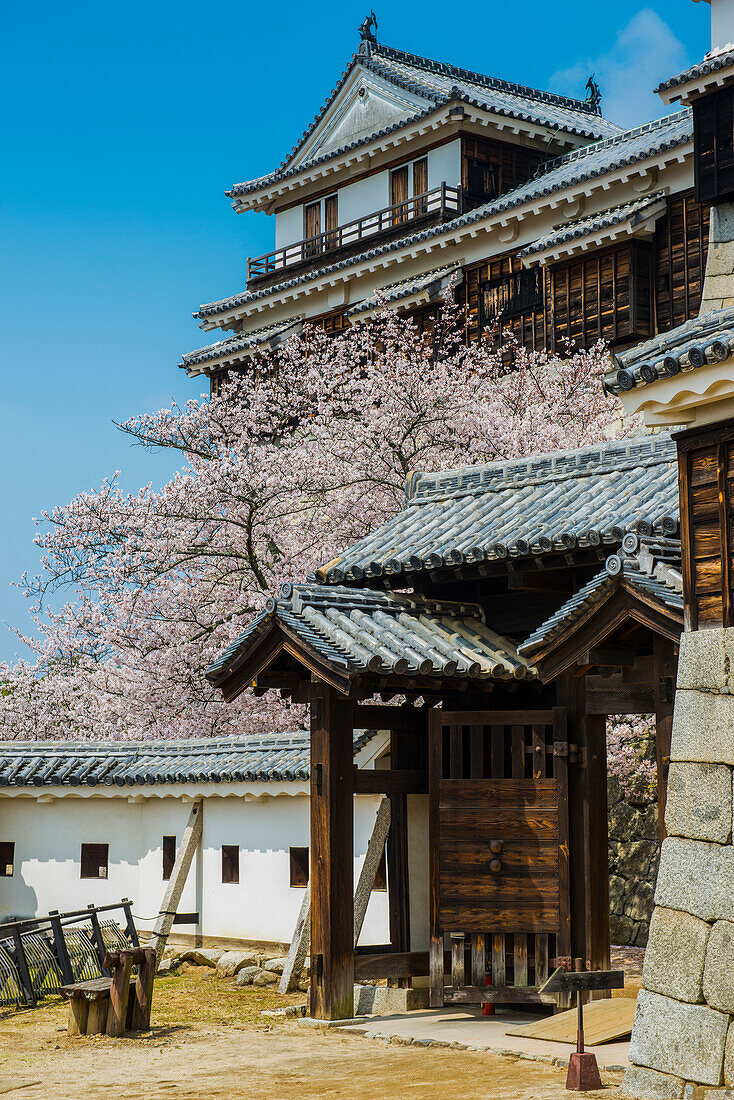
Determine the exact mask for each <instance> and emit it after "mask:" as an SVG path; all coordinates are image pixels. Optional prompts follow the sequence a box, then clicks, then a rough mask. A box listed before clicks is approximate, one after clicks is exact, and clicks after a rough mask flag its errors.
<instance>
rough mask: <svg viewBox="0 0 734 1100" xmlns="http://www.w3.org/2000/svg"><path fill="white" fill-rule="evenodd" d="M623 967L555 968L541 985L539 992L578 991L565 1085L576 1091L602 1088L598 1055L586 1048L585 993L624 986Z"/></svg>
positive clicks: (576, 992)
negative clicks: (576, 1021) (575, 1030)
mask: <svg viewBox="0 0 734 1100" xmlns="http://www.w3.org/2000/svg"><path fill="white" fill-rule="evenodd" d="M623 987H624V971H623V970H564V968H563V967H560V966H559V968H558V969H557V970H555V971H554V972H553V973H552V974H551V976H550V978H549V979H548V981H547V982H546V983H545V984H544V985H543V986H541V988H540V990H539V992H540V993H575V994H576V1007H577V1012H578V1026H577V1032H576V1051H575V1052H574V1053H573V1054H572V1055H571V1057H570V1059H569V1062H568V1075H567V1077H566V1088H567V1089H573V1090H574V1091H575V1092H591V1091H592V1090H593V1089H600V1088H601V1077H600V1076H599V1066H598V1065H597V1063H596V1055H594V1054H592V1052H591V1051H585V1050H584V993H587V992H591V991H592V990H594V991H595V990H598V989H622V988H623Z"/></svg>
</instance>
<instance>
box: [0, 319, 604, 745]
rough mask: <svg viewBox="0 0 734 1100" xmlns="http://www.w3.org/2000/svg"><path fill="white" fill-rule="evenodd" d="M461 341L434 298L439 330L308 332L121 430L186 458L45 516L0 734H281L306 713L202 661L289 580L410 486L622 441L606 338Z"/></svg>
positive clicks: (3, 680)
mask: <svg viewBox="0 0 734 1100" xmlns="http://www.w3.org/2000/svg"><path fill="white" fill-rule="evenodd" d="M512 350H513V355H514V366H513V368H512V369H511V370H508V368H507V353H508V349H507V348H501V349H493V348H492V347H490V346H489V345H487V344H479V345H474V344H472V345H467V344H466V342H465V340H464V329H463V315H462V314H461V311H460V310H458V309H457V308H456V307H454V306H447V307H445V308H444V310H443V311H442V312H441V314H440V316H439V317H438V318H437V320H436V323H435V327H434V330H433V334H432V338H431V339H427V338H426V336H425V334H420V333H419V332H418V331H417V330H416V328H415V327H414V325H413V324H412V323H411V322H410V321H409V320H405V319H401V318H399V317H398V316H397V315H396V314H395V313H394V312H393V311H391V310H389V309H387V308H385V309H382V310H381V311H380V312H379V313H378V315H377V317H376V318H375V319H374V320H373V321H371V322H369V323H364V324H361V325H358V326H355V327H353V328H350V329H348V330H347V331H346V332H345V333H344V334H343V335H340V336H338V337H335V338H330V337H327V336H325V335H324V334H323V333H322V332H321V331H320V330H318V329H316V328H311V327H307V328H306V329H305V330H304V332H303V333H302V334H301V335H299V336H296V337H293V338H292V339H291V340H290V341H288V342H287V343H286V344H285V345H284V346H282V347H280V348H279V349H278V350H277V353H274V354H269V355H263V356H261V357H260V359H259V360H258V361H257V363H255V364H253V365H252V367H251V369H249V370H248V371H246V372H242V373H238V374H236V375H234V376H233V377H232V378H231V379H230V381H229V383H228V384H227V385H226V386H225V387H224V389H223V392H222V394H221V395H219V396H215V397H212V398H211V399H209V398H201V399H198V400H192V401H190V402H188V403H187V404H186V406H185V407H183V408H178V407H173V408H171V409H163V410H161V411H159V412H156V413H152V414H143V415H140V416H138V417H135V418H133V419H132V420H130V421H128V422H127V423H125V424H122V425H121V426H120V427H121V430H122V431H124V432H126V433H128V434H129V435H130V436H131V437H132V438H133V439H134V440H135V441H136V442H138V443H141V444H143V445H144V446H146V447H148V448H150V449H151V450H155V449H161V448H168V449H173V450H174V451H177V452H179V454H180V459H181V464H180V470H179V472H178V473H177V474H176V475H175V476H174V477H173V478H172V479H171V480H170V481H169V482H168V483H167V484H166V485H164V486H163V487H162V488H160V489H156V488H154V487H153V486H152V485H147V486H144V487H143V488H142V489H140V491H139V492H137V493H127V492H124V491H123V490H122V488H121V487H120V485H119V483H118V479H117V477H116V476H115V477H112V478H111V479H110V480H109V481H106V482H105V483H104V484H103V485H102V486H101V487H100V488H99V489H98V490H97V491H96V492H92V493H81V494H80V495H79V496H77V497H75V498H74V499H73V500H72V501H71V502H70V503H69V504H66V505H63V506H60V507H57V508H54V509H53V511H51V512H50V513H48V514H43V515H42V516H41V517H40V520H39V534H38V536H37V539H36V541H37V543H38V545H39V547H40V548H41V551H42V555H43V556H42V561H41V566H40V570H39V572H38V573H37V574H36V575H31V576H25V577H24V578H23V579H22V582H21V583H22V584H23V586H24V588H25V591H26V593H27V595H28V598H29V599H30V600H31V602H32V606H33V614H34V617H35V623H36V626H37V634H36V636H35V637H33V638H28V639H24V640H25V641H26V642H27V643H28V644H29V645H30V647H31V649H32V651H33V654H34V659H33V660H31V661H24V662H21V663H19V664H17V665H15V666H13V667H10V666H7V665H5V666H0V736H4V737H6V738H9V737H37V738H50V737H111V738H127V737H153V736H155V737H182V736H206V735H212V734H227V733H231V732H243V731H247V730H250V731H253V732H257V731H265V730H277V729H287V728H293V727H294V726H299V725H301V724H302V723H303V721H304V712H303V708H301V707H298V706H289V705H288V704H286V703H284V702H282V701H281V700H280V699H279V698H278V697H273V696H272V695H266V696H264V697H262V698H259V699H258V698H255V697H253V696H252V695H251V694H249V693H245V694H244V695H243V696H241V697H240V699H239V700H238V701H237V702H235V703H233V704H229V705H225V704H223V703H222V702H221V700H220V699H219V698H218V694H217V692H215V691H213V690H212V689H211V688H210V687H209V685H208V684H207V682H206V680H205V679H204V676H203V672H204V670H205V668H206V667H207V665H208V664H209V663H210V662H211V661H212V660H213V659H214V657H215V656H216V655H217V654H218V653H219V652H220V651H221V650H222V649H223V648H224V647H225V646H226V645H227V644H229V643H230V642H231V641H232V640H233V639H234V638H236V637H237V635H238V633H239V632H240V631H241V630H242V628H243V626H244V624H245V623H246V622H247V621H248V619H249V618H250V617H251V616H252V614H253V613H254V612H256V611H258V610H260V609H261V608H262V606H263V604H264V600H265V598H266V595H267V594H268V593H271V592H273V591H277V589H278V588H279V587H280V585H281V584H282V583H283V582H284V581H288V580H298V579H301V578H303V577H304V576H305V575H306V574H307V573H308V572H309V571H310V570H311V569H312V568H313V567H314V566H315V565H318V564H320V563H322V562H325V561H328V560H330V559H331V558H332V557H334V556H335V555H336V553H337V552H338V551H339V550H341V549H343V548H344V547H345V546H347V545H349V544H350V543H352V542H354V541H355V540H356V539H358V538H360V537H362V536H363V535H364V534H366V533H367V532H368V531H370V530H372V529H373V528H374V527H375V526H376V525H378V524H380V523H382V522H384V520H385V519H386V518H387V517H388V516H390V515H392V514H393V513H394V512H395V511H396V510H397V509H399V508H400V507H401V505H402V503H403V500H404V490H405V479H406V477H407V476H408V475H409V474H410V473H411V472H412V471H413V470H418V469H436V468H442V467H443V468H445V467H451V466H456V465H463V464H471V463H482V462H487V461H491V460H493V459H508V458H513V457H520V456H526V455H529V454H532V453H536V452H539V451H544V450H552V449H555V448H558V447H573V446H577V445H582V444H586V443H591V442H594V441H595V440H598V439H600V438H602V437H609V436H610V435H613V434H619V431H620V425H619V423H614V421H615V418H616V417H617V416H618V413H617V411H616V410H615V408H614V404H613V402H611V401H609V399H608V398H605V397H604V395H603V393H602V387H601V382H600V375H601V373H602V371H603V370H604V368H605V365H606V363H605V352H604V349H603V347H602V346H601V345H599V346H597V347H595V348H593V349H591V350H590V351H584V352H575V353H570V354H569V355H568V356H567V357H566V358H564V360H563V361H559V360H552V359H549V358H548V357H547V356H545V355H544V354H538V353H531V352H526V351H524V350H523V349H521V348H515V349H512Z"/></svg>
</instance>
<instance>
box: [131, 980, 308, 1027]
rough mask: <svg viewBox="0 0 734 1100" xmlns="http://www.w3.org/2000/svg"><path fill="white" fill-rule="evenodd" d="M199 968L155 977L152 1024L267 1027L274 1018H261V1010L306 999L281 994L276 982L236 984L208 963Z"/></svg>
mask: <svg viewBox="0 0 734 1100" xmlns="http://www.w3.org/2000/svg"><path fill="white" fill-rule="evenodd" d="M198 969H199V968H197V970H198ZM201 971H202V973H198V972H197V971H195V970H194V969H193V968H192V969H190V970H188V971H187V973H185V974H170V975H168V976H166V977H165V978H158V979H157V980H156V983H155V988H154V990H153V1015H152V1018H151V1019H152V1022H153V1024H154V1026H156V1027H171V1026H172V1025H174V1024H182V1023H186V1024H247V1025H250V1026H252V1025H257V1026H259V1027H267V1026H271V1025H272V1022H275V1023H277V1022H278V1020H277V1018H276V1019H275V1020H274V1021H273V1018H270V1019H269V1020H265V1019H263V1017H262V1016H261V1013H262V1012H263V1011H265V1010H270V1011H272V1010H274V1009H277V1008H283V1007H284V1006H285V1005H297V1004H303V1003H304V1001H305V1000H306V994H305V993H292V994H288V995H286V996H283V995H281V994H280V993H278V992H277V987H276V986H264V987H260V986H243V987H242V988H237V987H236V986H235V985H234V982H233V981H232V980H229V979H227V980H223V979H221V978H217V977H215V976H214V971H213V970H210V969H209V968H208V967H202V968H201Z"/></svg>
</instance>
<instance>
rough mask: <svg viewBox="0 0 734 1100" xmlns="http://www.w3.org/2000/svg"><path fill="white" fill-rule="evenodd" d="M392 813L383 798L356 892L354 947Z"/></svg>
mask: <svg viewBox="0 0 734 1100" xmlns="http://www.w3.org/2000/svg"><path fill="white" fill-rule="evenodd" d="M391 817H392V812H391V808H390V799H389V798H383V800H382V802H381V803H380V805H379V807H378V810H377V817H376V818H375V824H374V827H373V829H372V836H371V837H370V839H369V843H368V845H367V852H366V854H365V857H364V863H363V864H362V870H361V872H360V875H359V882H358V883H357V889H356V890H355V891H354V946H355V947H356V946H357V942H358V940H359V935H360V932H361V931H362V925H363V924H364V918H365V914H366V913H367V906H368V904H369V900H370V894H371V893H372V888H373V886H374V885H375V876H376V875H377V870H378V868H379V866H380V860H381V859H382V854H383V852H384V851H385V843H386V841H387V834H388V833H389V832H390V820H391Z"/></svg>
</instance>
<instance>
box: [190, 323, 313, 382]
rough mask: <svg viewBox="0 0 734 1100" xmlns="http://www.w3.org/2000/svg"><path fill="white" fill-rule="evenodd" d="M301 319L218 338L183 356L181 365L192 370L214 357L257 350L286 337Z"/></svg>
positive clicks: (218, 357) (219, 357)
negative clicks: (272, 341) (222, 338)
mask: <svg viewBox="0 0 734 1100" xmlns="http://www.w3.org/2000/svg"><path fill="white" fill-rule="evenodd" d="M299 324H300V321H292V320H288V321H281V322H279V323H278V324H275V325H266V326H265V327H264V328H258V329H253V331H252V332H237V333H235V334H234V335H233V336H227V337H226V339H224V340H217V342H216V343H215V344H208V345H207V346H206V347H204V348H197V350H196V351H190V352H189V353H188V354H187V355H182V356H181V361H180V362H179V364H178V365H179V367H183V368H184V369H185V370H191V368H192V367H196V366H199V364H201V363H208V362H209V361H210V360H212V359H221V358H223V357H225V356H232V355H237V354H238V353H239V352H243V351H255V350H256V349H257V348H260V347H262V346H263V345H264V344H269V343H270V341H271V340H276V339H277V338H278V337H284V336H285V335H286V334H287V333H288V332H289V330H291V329H292V330H294V331H295V329H296V328H297V327H298V325H299Z"/></svg>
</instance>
